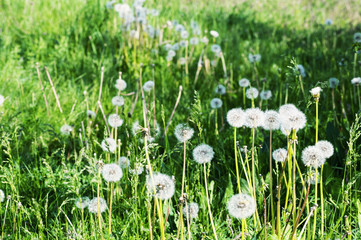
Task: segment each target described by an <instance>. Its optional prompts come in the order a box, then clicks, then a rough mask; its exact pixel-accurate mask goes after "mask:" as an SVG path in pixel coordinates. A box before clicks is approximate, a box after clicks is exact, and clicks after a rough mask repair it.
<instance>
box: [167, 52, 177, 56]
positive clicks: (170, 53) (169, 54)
mask: <svg viewBox="0 0 361 240" xmlns="http://www.w3.org/2000/svg"><path fill="white" fill-rule="evenodd" d="M175 55H176V53H175V51H174V50H169V51H168V57H174V56H175Z"/></svg>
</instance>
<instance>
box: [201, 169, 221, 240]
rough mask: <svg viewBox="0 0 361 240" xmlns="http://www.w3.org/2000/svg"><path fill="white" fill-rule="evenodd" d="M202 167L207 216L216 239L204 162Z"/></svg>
mask: <svg viewBox="0 0 361 240" xmlns="http://www.w3.org/2000/svg"><path fill="white" fill-rule="evenodd" d="M203 167H204V184H205V187H206V195H207V205H208V213H209V218H210V220H211V225H212V229H213V234H214V237H215V239H216V240H218V237H217V232H216V228H215V226H214V223H213V217H212V212H211V204H210V202H209V196H208V186H207V171H206V164H205V163H204V164H203Z"/></svg>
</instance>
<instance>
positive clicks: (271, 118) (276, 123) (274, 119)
mask: <svg viewBox="0 0 361 240" xmlns="http://www.w3.org/2000/svg"><path fill="white" fill-rule="evenodd" d="M280 126H281V121H280V115H279V113H278V112H276V111H273V110H267V111H266V112H265V114H264V125H263V128H264V129H266V130H276V129H279V128H280Z"/></svg>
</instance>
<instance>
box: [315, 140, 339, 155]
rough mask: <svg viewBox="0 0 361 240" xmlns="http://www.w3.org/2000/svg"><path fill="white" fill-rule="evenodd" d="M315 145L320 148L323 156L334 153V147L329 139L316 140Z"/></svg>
mask: <svg viewBox="0 0 361 240" xmlns="http://www.w3.org/2000/svg"><path fill="white" fill-rule="evenodd" d="M315 146H316V147H317V148H319V149H320V150H321V152H322V154H323V156H324V157H325V158H326V159H327V158H330V157H332V155H333V153H334V149H333V146H332V144H331V143H330V142H329V141H326V140H321V141H318V142H317V143H316V145H315Z"/></svg>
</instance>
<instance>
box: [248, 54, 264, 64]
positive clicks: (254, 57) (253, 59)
mask: <svg viewBox="0 0 361 240" xmlns="http://www.w3.org/2000/svg"><path fill="white" fill-rule="evenodd" d="M248 60H249V61H250V63H256V62H259V61H261V55H260V54H251V53H250V54H248Z"/></svg>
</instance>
